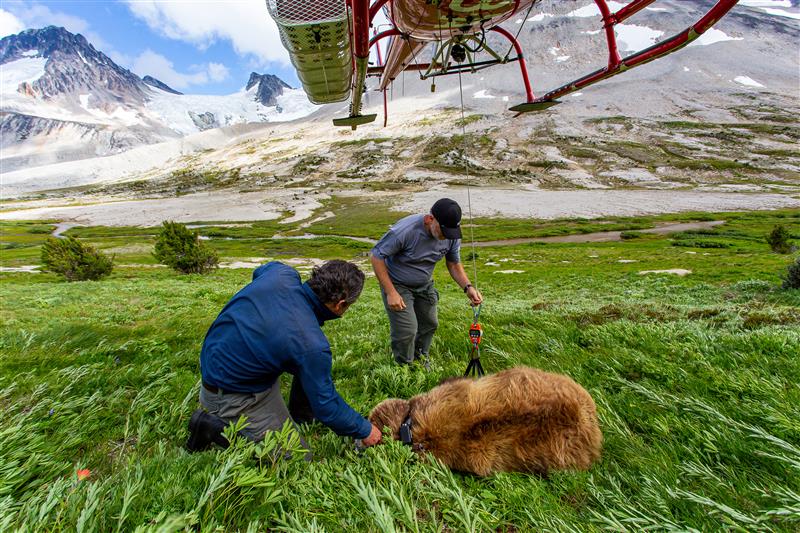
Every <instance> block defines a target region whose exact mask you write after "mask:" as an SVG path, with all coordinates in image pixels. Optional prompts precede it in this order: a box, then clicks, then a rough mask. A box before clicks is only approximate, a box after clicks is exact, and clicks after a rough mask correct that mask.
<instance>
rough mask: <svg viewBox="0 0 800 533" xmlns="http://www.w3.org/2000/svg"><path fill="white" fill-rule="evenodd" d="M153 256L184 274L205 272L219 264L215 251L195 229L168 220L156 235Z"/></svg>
mask: <svg viewBox="0 0 800 533" xmlns="http://www.w3.org/2000/svg"><path fill="white" fill-rule="evenodd" d="M153 257H155V258H156V260H158V262H160V263H163V264H165V265H167V266H168V267H171V268H173V269H175V270H177V271H178V272H183V273H184V274H205V273H206V272H209V271H211V270H213V269H215V268H217V265H219V257H218V256H217V252H215V251H214V250H213V249H211V248H210V247H208V246H206V245H205V244H204V243H203V242H202V241H201V240H200V236H199V235H198V233H197V232H196V231H191V230H189V229H188V228H187V227H186V225H185V224H180V223H178V222H171V221H168V220H167V221H164V224H163V225H162V226H161V231H160V232H159V233H158V237H156V246H155V250H154V251H153Z"/></svg>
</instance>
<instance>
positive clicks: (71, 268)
mask: <svg viewBox="0 0 800 533" xmlns="http://www.w3.org/2000/svg"><path fill="white" fill-rule="evenodd" d="M42 267H43V270H45V271H48V272H53V273H55V274H58V275H60V276H62V277H63V278H64V279H66V280H67V281H84V280H98V279H101V278H104V277H106V276H108V275H109V274H111V270H112V269H113V268H114V258H113V257H109V256H107V255H106V254H104V253H102V252H99V251H97V250H95V248H94V247H92V246H90V245H88V244H84V243H82V242H80V241H79V240H78V239H76V238H74V237H66V238H64V239H56V238H55V237H50V238H49V239H47V240H46V241H45V242H44V245H43V246H42Z"/></svg>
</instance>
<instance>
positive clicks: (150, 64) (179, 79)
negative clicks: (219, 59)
mask: <svg viewBox="0 0 800 533" xmlns="http://www.w3.org/2000/svg"><path fill="white" fill-rule="evenodd" d="M131 68H132V70H133V71H134V72H135V73H136V74H138V75H139V76H141V77H145V76H152V77H154V78H156V79H157V80H160V81H162V82H164V83H166V84H167V85H169V86H170V87H172V88H173V89H186V88H187V87H189V86H191V85H203V84H205V83H208V81H209V80H211V81H223V80H225V79H226V78H227V77H228V69H227V68H226V67H225V65H221V64H219V63H209V64H207V65H194V66H193V67H192V70H194V72H192V73H181V72H178V71H177V70H175V67H174V65H173V64H172V61H170V60H169V59H167V58H166V57H164V56H162V55H161V54H158V53H156V52H153V51H152V50H149V49H148V50H145V51H144V52H142V53H141V54H140V55H139V57H137V58H136V59H134V60H133V65H132V67H131Z"/></svg>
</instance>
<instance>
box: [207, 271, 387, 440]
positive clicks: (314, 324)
mask: <svg viewBox="0 0 800 533" xmlns="http://www.w3.org/2000/svg"><path fill="white" fill-rule="evenodd" d="M334 318H338V317H337V316H336V315H335V314H334V313H332V312H331V311H330V310H329V309H328V308H327V307H325V305H323V303H322V302H321V301H320V300H319V298H318V297H317V295H316V294H315V293H314V291H312V290H311V288H310V287H309V286H308V284H306V283H301V281H300V275H299V274H298V273H297V271H296V270H295V269H293V268H291V267H289V266H286V265H284V264H283V263H278V262H272V263H267V264H266V265H262V266H260V267H258V268H257V269H256V270H255V271H254V272H253V281H252V282H251V283H250V284H249V285H247V286H246V287H245V288H243V289H242V290H240V291H239V292H238V293H236V295H234V297H233V298H231V301H230V302H228V304H227V305H226V306H225V307H224V308H223V309H222V311H221V312H220V314H219V316H218V317H217V319H216V320H215V321H214V323H213V324H211V328H209V330H208V333H207V334H206V338H205V341H203V349H202V351H201V352H200V371H201V373H202V375H203V381H204V382H205V383H208V384H209V385H214V386H216V387H218V388H220V389H222V390H223V391H227V392H240V393H252V392H262V391H265V390H267V389H269V388H270V387H272V386H273V385H274V384H275V383H276V381H277V380H278V377H279V376H280V375H281V374H282V373H284V372H288V373H290V374H292V375H293V376H295V379H299V380H300V384H301V385H302V386H303V390H304V391H305V393H306V395H307V396H308V400H309V402H310V403H311V408H312V410H313V411H314V415H315V416H316V417H317V418H318V419H319V420H320V421H321V422H322V423H324V424H325V425H326V426H328V427H330V428H331V429H332V430H333V431H335V432H336V433H337V434H339V435H345V436H349V437H356V438H365V437H367V436H369V433H370V431H371V430H372V425H371V424H370V423H369V421H368V420H366V419H365V418H364V417H363V416H361V415H360V414H358V413H357V412H356V411H354V410H353V409H352V408H351V407H350V406H349V405H347V403H346V402H345V401H344V400H343V399H342V397H341V396H339V393H338V392H336V388H335V387H334V386H333V380H332V379H331V357H332V354H331V346H330V344H329V343H328V339H327V338H326V337H325V334H324V333H323V332H322V329H321V326H322V324H323V322H325V321H326V320H331V319H334Z"/></svg>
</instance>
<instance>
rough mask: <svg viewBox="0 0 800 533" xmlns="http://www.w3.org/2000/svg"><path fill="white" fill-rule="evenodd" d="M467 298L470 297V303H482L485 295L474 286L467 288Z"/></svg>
mask: <svg viewBox="0 0 800 533" xmlns="http://www.w3.org/2000/svg"><path fill="white" fill-rule="evenodd" d="M467 298H469V303H471V304H472V305H480V304H481V303H483V295H481V293H480V291H479V290H478V289H476V288H475V287H472V286H470V288H469V289H467Z"/></svg>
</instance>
